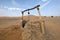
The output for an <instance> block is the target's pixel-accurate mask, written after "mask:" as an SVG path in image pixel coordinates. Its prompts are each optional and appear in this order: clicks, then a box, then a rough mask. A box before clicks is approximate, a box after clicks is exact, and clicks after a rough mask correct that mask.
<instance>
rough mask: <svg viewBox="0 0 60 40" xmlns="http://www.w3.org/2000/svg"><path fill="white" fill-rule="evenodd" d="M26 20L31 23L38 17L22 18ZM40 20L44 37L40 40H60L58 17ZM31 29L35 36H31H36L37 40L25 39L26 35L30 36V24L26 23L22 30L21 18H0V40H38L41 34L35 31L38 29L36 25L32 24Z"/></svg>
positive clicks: (59, 20) (59, 18)
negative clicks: (42, 22) (42, 21)
mask: <svg viewBox="0 0 60 40" xmlns="http://www.w3.org/2000/svg"><path fill="white" fill-rule="evenodd" d="M28 18H29V20H33V21H34V20H36V21H38V20H39V17H38V16H33V15H30V16H29V17H27V16H24V19H26V20H28ZM42 19H43V20H44V27H45V32H46V35H44V36H45V37H44V38H42V39H41V40H60V17H59V16H56V17H53V18H52V17H46V16H44V17H42ZM32 27H33V30H35V31H36V34H35V33H32V34H34V35H37V37H38V39H35V38H34V37H31V38H30V39H27V38H28V37H29V36H28V35H31V22H28V23H26V25H25V28H22V21H21V17H0V40H31V39H32V40H40V39H39V38H41V37H40V36H41V35H42V34H41V33H40V31H39V30H36V29H38V28H39V25H38V23H35V22H33V23H32ZM36 27H37V28H36ZM22 34H23V36H22ZM25 35H26V36H25ZM39 35H40V36H39ZM26 37H27V38H26Z"/></svg>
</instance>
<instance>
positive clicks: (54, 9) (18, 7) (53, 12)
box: [0, 0, 60, 16]
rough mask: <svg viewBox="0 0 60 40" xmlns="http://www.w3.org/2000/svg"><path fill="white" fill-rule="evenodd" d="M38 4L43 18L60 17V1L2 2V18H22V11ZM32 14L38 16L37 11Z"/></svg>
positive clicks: (25, 0) (26, 0)
mask: <svg viewBox="0 0 60 40" xmlns="http://www.w3.org/2000/svg"><path fill="white" fill-rule="evenodd" d="M38 4H39V5H41V7H40V12H41V15H42V16H60V0H0V16H21V11H22V10H24V9H28V8H32V7H34V6H36V5H38ZM30 13H31V14H33V15H38V14H37V10H32V11H30ZM26 15H27V12H26Z"/></svg>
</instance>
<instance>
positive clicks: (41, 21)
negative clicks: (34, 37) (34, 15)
mask: <svg viewBox="0 0 60 40" xmlns="http://www.w3.org/2000/svg"><path fill="white" fill-rule="evenodd" d="M37 11H38V14H39V16H40V25H41V27H40V28H41V32H42V33H43V34H45V31H44V25H43V20H42V18H41V15H40V11H39V8H37Z"/></svg>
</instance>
